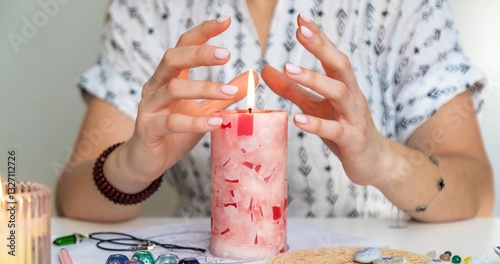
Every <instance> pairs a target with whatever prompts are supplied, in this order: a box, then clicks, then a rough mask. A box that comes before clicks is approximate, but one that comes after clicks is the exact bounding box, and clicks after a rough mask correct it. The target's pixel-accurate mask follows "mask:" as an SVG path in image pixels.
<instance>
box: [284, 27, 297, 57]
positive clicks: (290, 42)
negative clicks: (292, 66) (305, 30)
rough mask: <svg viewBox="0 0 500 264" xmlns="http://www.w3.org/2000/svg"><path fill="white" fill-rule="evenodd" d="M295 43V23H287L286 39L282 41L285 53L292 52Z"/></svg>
mask: <svg viewBox="0 0 500 264" xmlns="http://www.w3.org/2000/svg"><path fill="white" fill-rule="evenodd" d="M296 45H297V41H295V25H294V24H293V23H289V24H288V27H287V30H286V40H285V42H284V43H283V46H284V47H285V50H286V51H287V54H288V55H289V54H290V52H292V50H293V48H295V46H296Z"/></svg>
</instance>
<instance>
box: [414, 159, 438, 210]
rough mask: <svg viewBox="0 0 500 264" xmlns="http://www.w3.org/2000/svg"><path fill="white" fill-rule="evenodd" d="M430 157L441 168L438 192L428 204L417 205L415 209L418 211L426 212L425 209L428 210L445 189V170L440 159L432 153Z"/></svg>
mask: <svg viewBox="0 0 500 264" xmlns="http://www.w3.org/2000/svg"><path fill="white" fill-rule="evenodd" d="M429 159H430V160H431V161H432V163H434V164H435V165H436V166H437V167H438V170H439V180H438V182H437V189H438V192H437V194H436V196H434V198H433V199H432V200H431V201H430V202H429V203H428V204H423V205H420V206H417V208H416V209H415V212H416V213H423V212H425V210H427V208H429V206H431V204H432V203H434V201H435V200H436V198H437V197H438V196H439V194H440V193H441V191H442V190H443V189H444V186H445V184H444V179H443V171H442V170H441V166H440V165H439V160H438V159H437V158H436V157H434V156H432V155H429Z"/></svg>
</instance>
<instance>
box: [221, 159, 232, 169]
mask: <svg viewBox="0 0 500 264" xmlns="http://www.w3.org/2000/svg"><path fill="white" fill-rule="evenodd" d="M230 160H231V159H228V160H227V161H226V162H225V163H224V164H223V165H222V167H226V165H227V164H228V163H229V161H230Z"/></svg>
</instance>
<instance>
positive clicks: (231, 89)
mask: <svg viewBox="0 0 500 264" xmlns="http://www.w3.org/2000/svg"><path fill="white" fill-rule="evenodd" d="M220 90H221V92H222V93H224V94H227V95H235V94H236V93H237V92H238V86H234V85H227V84H225V85H222V86H221V87H220Z"/></svg>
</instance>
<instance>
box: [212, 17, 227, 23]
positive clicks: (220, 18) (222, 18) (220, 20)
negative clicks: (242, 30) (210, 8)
mask: <svg viewBox="0 0 500 264" xmlns="http://www.w3.org/2000/svg"><path fill="white" fill-rule="evenodd" d="M229 18H230V16H221V17H218V18H217V19H216V20H215V22H217V23H219V24H222V23H224V22H226V21H228V20H229Z"/></svg>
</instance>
